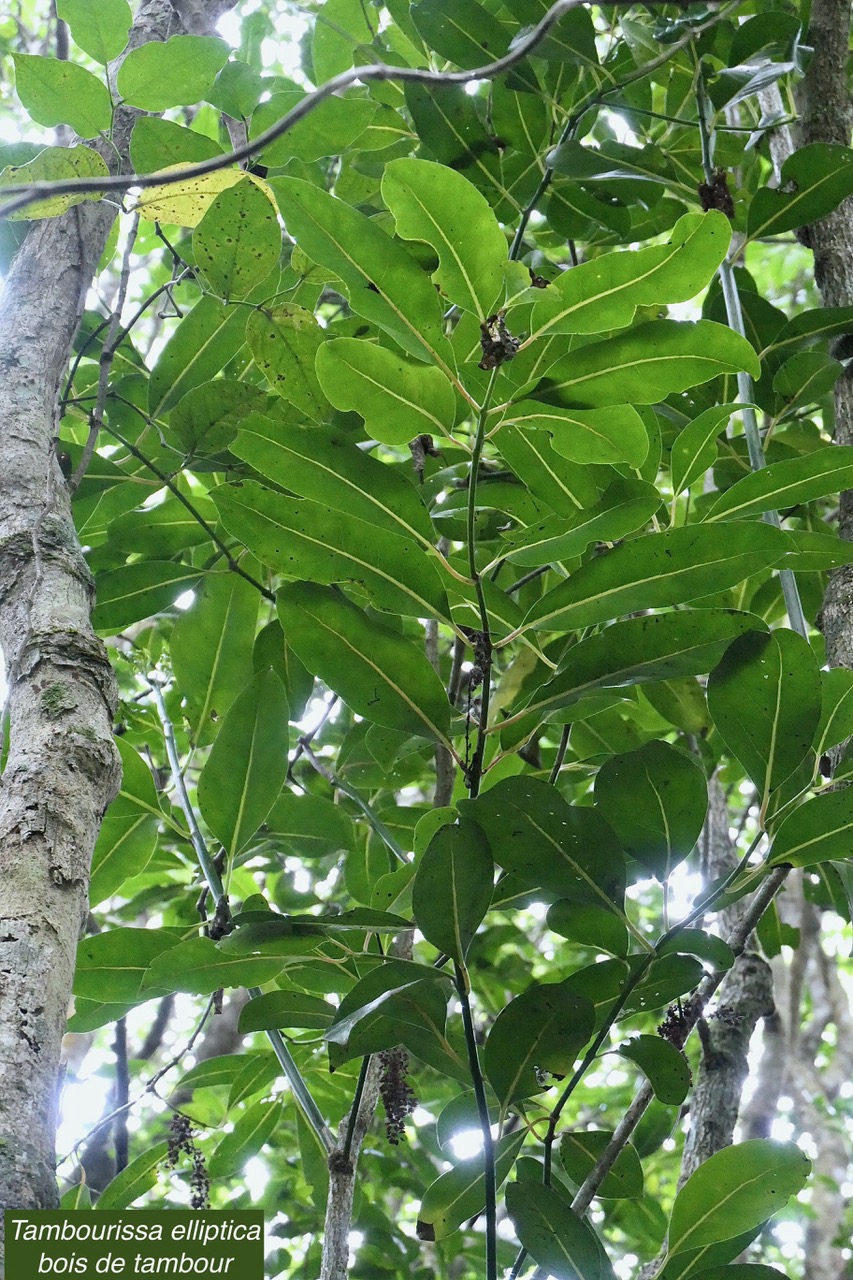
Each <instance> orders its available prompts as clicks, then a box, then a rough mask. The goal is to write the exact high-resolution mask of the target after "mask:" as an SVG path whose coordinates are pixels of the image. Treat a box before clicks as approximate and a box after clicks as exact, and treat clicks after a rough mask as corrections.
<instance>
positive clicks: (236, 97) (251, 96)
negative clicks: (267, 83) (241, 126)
mask: <svg viewBox="0 0 853 1280" xmlns="http://www.w3.org/2000/svg"><path fill="white" fill-rule="evenodd" d="M263 91H264V80H263V77H262V76H261V75H259V73H258V72H257V71H255V70H254V68H253V67H250V66H249V64H248V63H247V62H241V61H240V59H239V58H233V59H232V60H231V61H230V62H226V63H225V66H224V67H223V68H222V70H221V71H220V73H219V75H218V76H217V77H216V83H215V84H214V86H213V88H212V89H211V91H210V93H209V94H208V95H207V101H208V102H210V103H211V104H212V105H213V106H214V107H218V108H219V110H220V111H224V112H225V114H226V115H229V116H233V117H234V119H235V120H239V119H240V118H241V117H248V116H250V115H251V114H252V112H253V111H254V109H255V107H256V106H257V105H258V99H259V98H260V96H261V94H262V93H263Z"/></svg>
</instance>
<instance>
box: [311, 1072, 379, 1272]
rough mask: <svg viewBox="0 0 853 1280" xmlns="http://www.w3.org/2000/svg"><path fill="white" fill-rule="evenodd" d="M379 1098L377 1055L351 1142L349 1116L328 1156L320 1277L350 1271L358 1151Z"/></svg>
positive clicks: (363, 1095) (345, 1119)
mask: <svg viewBox="0 0 853 1280" xmlns="http://www.w3.org/2000/svg"><path fill="white" fill-rule="evenodd" d="M378 1101H379V1058H378V1056H376V1055H374V1056H373V1057H372V1058H371V1059H370V1063H369V1064H368V1068H367V1079H366V1081H365V1085H364V1092H363V1093H362V1095H361V1102H360V1105H359V1108H358V1114H357V1115H356V1118H355V1123H354V1125H353V1133H352V1142H351V1145H350V1151H349V1154H348V1155H347V1154H346V1153H345V1152H344V1142H345V1137H346V1131H347V1126H348V1124H349V1117H348V1116H345V1117H344V1119H343V1120H342V1121H341V1128H340V1139H339V1141H338V1144H337V1146H336V1148H335V1150H334V1151H333V1152H332V1154H331V1155H330V1156H329V1198H328V1200H327V1202H326V1224H325V1230H324V1232H323V1261H322V1263H321V1268H320V1280H346V1276H347V1274H348V1272H349V1234H350V1231H351V1230H352V1202H353V1194H354V1192H355V1174H356V1163H357V1160H358V1153H359V1151H360V1149H361V1144H362V1143H363V1142H364V1139H365V1137H366V1135H367V1131H368V1129H369V1128H370V1124H371V1121H372V1120H373V1116H374V1113H375V1111H376V1104H377V1102H378Z"/></svg>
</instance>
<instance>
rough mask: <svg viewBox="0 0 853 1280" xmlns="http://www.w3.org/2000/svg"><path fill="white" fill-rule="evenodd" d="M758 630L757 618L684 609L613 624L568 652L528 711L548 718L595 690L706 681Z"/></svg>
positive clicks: (722, 611)
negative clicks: (737, 643)
mask: <svg viewBox="0 0 853 1280" xmlns="http://www.w3.org/2000/svg"><path fill="white" fill-rule="evenodd" d="M760 625H761V623H760V619H758V618H757V617H756V615H755V614H752V613H739V612H737V610H735V609H684V610H680V611H679V612H676V613H660V614H652V615H649V616H647V617H643V618H628V619H627V620H626V621H624V622H615V623H613V625H612V626H610V627H606V628H605V629H604V630H603V631H601V632H600V633H599V634H598V635H592V636H587V637H586V639H584V640H581V642H580V643H579V644H576V645H574V646H573V647H572V648H571V649H570V650H569V652H568V654H567V656H566V657H565V659H564V660H563V662H562V663H561V664H560V669H559V670H558V672H557V674H556V675H555V676H554V677H553V678H552V679H551V680H549V681H548V683H547V684H544V685H542V687H541V688H540V689H538V690H537V691H536V693H535V694H534V695H533V700H532V702H531V703H530V706H529V708H528V710H529V711H531V712H533V711H538V712H540V713H543V714H544V713H545V712H546V711H550V710H554V709H556V708H558V707H563V706H570V705H571V704H572V703H573V702H577V701H578V700H579V699H580V698H582V697H583V696H584V695H585V694H587V693H590V692H593V691H594V690H596V689H602V688H614V687H618V686H620V685H631V684H643V683H645V682H647V681H650V680H671V679H676V678H678V677H679V676H691V675H702V674H704V673H705V672H706V671H710V670H711V668H712V667H714V666H716V665H717V663H718V662H719V660H720V658H722V656H723V653H724V652H725V649H726V648H727V647H728V645H729V644H730V643H731V641H732V640H734V639H735V638H736V637H737V636H740V635H743V634H744V632H745V631H750V630H752V629H753V628H757V627H760Z"/></svg>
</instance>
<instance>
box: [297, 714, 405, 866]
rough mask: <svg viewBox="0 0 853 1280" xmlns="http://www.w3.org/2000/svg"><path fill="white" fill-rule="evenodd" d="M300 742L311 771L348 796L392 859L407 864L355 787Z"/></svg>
mask: <svg viewBox="0 0 853 1280" xmlns="http://www.w3.org/2000/svg"><path fill="white" fill-rule="evenodd" d="M300 742H301V745H302V754H303V755H304V757H305V759H306V760H307V761H308V763H309V764H310V765H311V767H312V769H316V770H317V772H318V773H319V774H321V775H322V776H323V777H324V778H325V779H326V781H327V782H328V783H329V785H330V786H332V787H334V788H335V790H336V791H341V792H343V794H344V795H345V796H349V798H350V800H352V802H353V804H357V805H358V807H359V809H361V812H362V813H363V814H364V816H365V818H367V821H368V822H369V823H370V825H371V827H372V828H373V830H374V831H375V832H376V834H377V835H378V836H379V839H380V840H382V841H383V843H384V844H385V846H386V848H388V849H389V850H390V851H391V853H393V855H394V857H395V858H397V859H398V860H399V861H400V862H405V863H408V862H409V858H407V857H406V855H405V853H404V852H403V850H402V849H401V848H400V846H399V845H398V843H397V841H396V840H395V839H394V837H393V836H392V835H391V832H390V831H389V830H388V828H387V827H386V826H385V823H384V822H383V821H382V819H381V818H379V817H377V815H376V814H375V813H374V811H373V809H372V808H371V807H370V805H369V804H368V803H367V801H366V800H365V799H364V798H363V796H361V795H360V794H359V793H358V791H356V789H355V787H351V786H350V785H349V783H348V782H344V780H343V779H342V778H339V777H337V776H336V774H335V773H333V771H332V770H331V769H329V768H328V766H327V765H325V764H323V761H322V760H320V759H319V758H318V757H317V756H315V754H314V752H313V751H312V750H311V748H310V746H309V745H308V743H307V741H306V740H305V739H304V738H303V739H300Z"/></svg>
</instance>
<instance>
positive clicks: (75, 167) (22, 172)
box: [0, 146, 109, 222]
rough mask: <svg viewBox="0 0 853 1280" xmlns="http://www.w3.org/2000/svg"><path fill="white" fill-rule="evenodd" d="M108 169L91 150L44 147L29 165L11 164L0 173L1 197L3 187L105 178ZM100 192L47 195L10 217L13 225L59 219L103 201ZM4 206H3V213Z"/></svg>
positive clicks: (0, 205) (0, 208)
mask: <svg viewBox="0 0 853 1280" xmlns="http://www.w3.org/2000/svg"><path fill="white" fill-rule="evenodd" d="M108 176H109V169H108V168H107V166H106V163H105V161H104V160H103V159H102V158H101V157H100V156H99V155H98V153H97V151H93V150H92V148H91V147H82V146H81V147H45V149H44V150H43V151H40V152H39V154H38V155H37V156H35V158H34V159H32V160H29V161H28V162H27V163H26V164H18V165H9V166H8V168H6V169H4V170H3V171H2V173H0V197H2V194H3V188H4V187H11V186H27V185H29V184H30V183H35V182H63V181H67V180H68V179H71V180H74V179H77V178H106V177H108ZM100 199H101V193H100V192H99V191H95V192H80V193H79V194H76V195H67V196H48V197H47V199H45V200H36V201H34V202H33V203H32V204H30V205H27V207H26V208H25V209H19V210H18V212H17V213H10V214H9V215H8V218H9V221H10V222H24V221H30V220H31V219H34V218H58V217H59V215H60V214H62V213H65V212H66V210H68V209H71V208H72V207H73V206H74V205H76V204H80V203H82V201H84V200H100ZM2 209H3V206H2V204H0V212H2Z"/></svg>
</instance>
